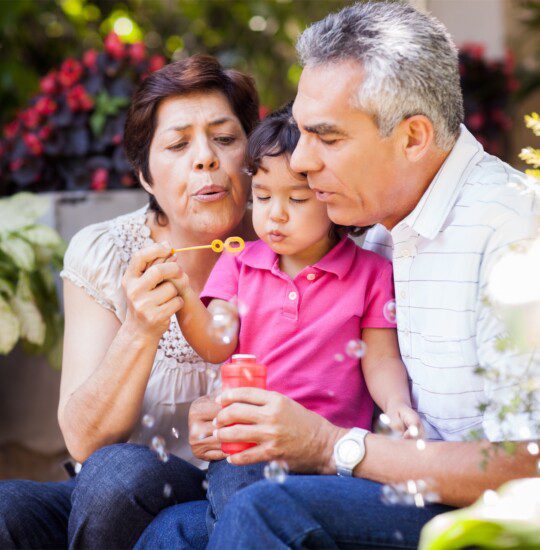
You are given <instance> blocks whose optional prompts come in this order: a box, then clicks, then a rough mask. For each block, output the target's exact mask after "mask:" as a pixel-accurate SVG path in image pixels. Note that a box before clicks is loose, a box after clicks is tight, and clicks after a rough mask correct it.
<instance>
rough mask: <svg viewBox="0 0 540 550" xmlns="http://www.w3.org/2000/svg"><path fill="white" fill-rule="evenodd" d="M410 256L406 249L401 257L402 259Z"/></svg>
mask: <svg viewBox="0 0 540 550" xmlns="http://www.w3.org/2000/svg"><path fill="white" fill-rule="evenodd" d="M410 255H411V251H410V250H409V249H408V248H406V249H405V250H404V251H403V257H404V258H408V257H409V256H410Z"/></svg>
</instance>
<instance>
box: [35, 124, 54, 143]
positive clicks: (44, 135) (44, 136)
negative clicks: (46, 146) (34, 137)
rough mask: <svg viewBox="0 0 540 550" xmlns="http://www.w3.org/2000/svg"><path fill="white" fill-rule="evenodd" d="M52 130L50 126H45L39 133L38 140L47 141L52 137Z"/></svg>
mask: <svg viewBox="0 0 540 550" xmlns="http://www.w3.org/2000/svg"><path fill="white" fill-rule="evenodd" d="M51 134H52V128H51V127H50V126H43V128H41V129H40V130H39V132H38V138H39V139H41V140H42V141H47V140H48V139H49V137H51Z"/></svg>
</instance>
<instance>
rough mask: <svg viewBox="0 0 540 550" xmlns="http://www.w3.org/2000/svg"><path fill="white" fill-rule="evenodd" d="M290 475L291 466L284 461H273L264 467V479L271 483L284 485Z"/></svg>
mask: <svg viewBox="0 0 540 550" xmlns="http://www.w3.org/2000/svg"><path fill="white" fill-rule="evenodd" d="M288 474H289V466H288V465H287V463H286V462H284V461H283V460H272V461H271V462H269V463H268V464H267V465H266V466H265V467H264V477H265V478H266V479H268V480H269V481H274V482H276V483H284V482H285V480H286V479H287V475H288Z"/></svg>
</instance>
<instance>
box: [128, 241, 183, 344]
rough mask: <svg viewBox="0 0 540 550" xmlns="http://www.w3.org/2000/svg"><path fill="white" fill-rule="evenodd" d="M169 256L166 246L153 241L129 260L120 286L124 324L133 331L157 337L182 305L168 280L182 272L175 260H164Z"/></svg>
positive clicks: (175, 289)
mask: <svg viewBox="0 0 540 550" xmlns="http://www.w3.org/2000/svg"><path fill="white" fill-rule="evenodd" d="M169 257H170V247H169V246H167V245H166V244H155V245H152V246H148V247H146V248H143V249H142V250H139V251H138V252H136V253H135V254H134V255H133V256H132V258H131V261H130V262H129V265H128V267H127V270H126V272H125V274H124V277H123V278H122V287H123V289H124V292H125V295H126V301H127V306H128V311H127V316H126V321H125V323H128V324H129V325H132V330H133V331H134V333H135V334H141V335H153V336H155V337H158V338H161V336H162V334H163V333H164V332H165V331H166V330H167V329H168V328H169V323H170V319H171V316H172V315H173V314H175V313H176V312H177V311H178V310H179V309H180V308H181V307H182V305H183V301H182V298H180V296H178V290H177V288H176V286H175V285H174V284H173V282H172V280H173V279H178V278H180V277H181V276H182V273H183V272H182V269H181V268H180V266H179V265H178V264H177V263H176V262H174V261H165V260H167V259H168V258H169ZM160 262H161V263H160Z"/></svg>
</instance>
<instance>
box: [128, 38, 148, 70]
mask: <svg viewBox="0 0 540 550" xmlns="http://www.w3.org/2000/svg"><path fill="white" fill-rule="evenodd" d="M129 56H130V57H131V62H132V63H133V64H134V65H137V64H138V63H141V61H144V60H145V59H146V46H145V44H144V42H136V43H135V44H132V45H131V48H129Z"/></svg>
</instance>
